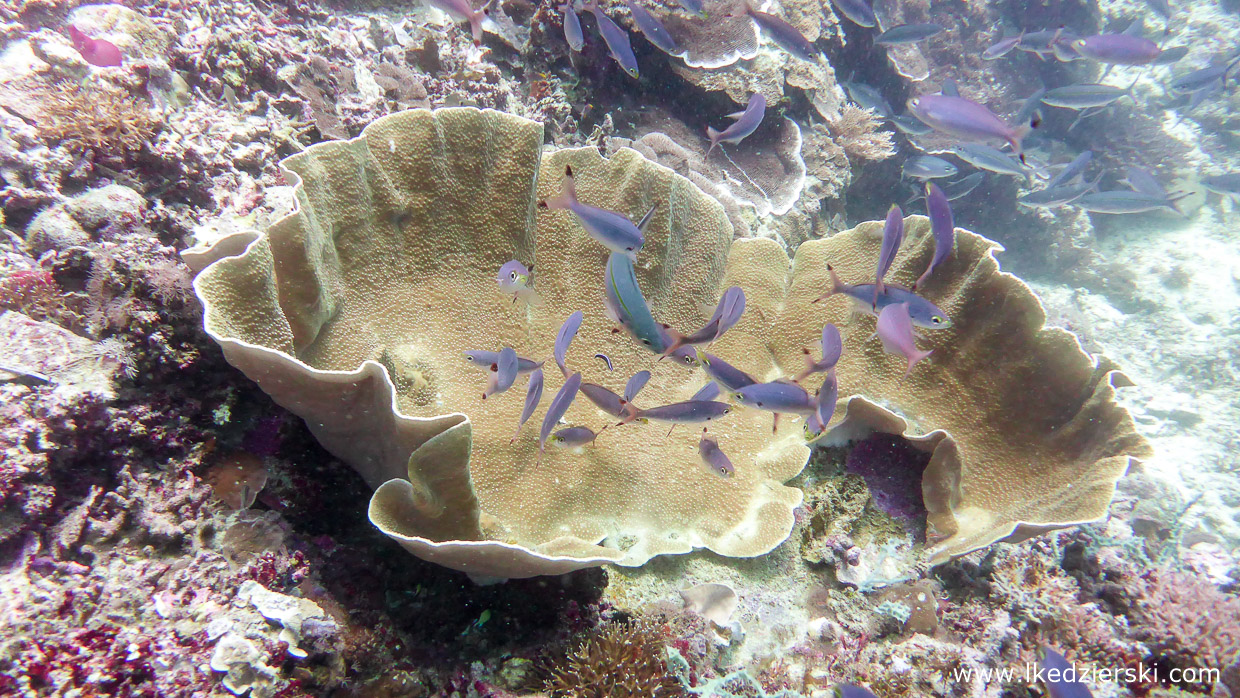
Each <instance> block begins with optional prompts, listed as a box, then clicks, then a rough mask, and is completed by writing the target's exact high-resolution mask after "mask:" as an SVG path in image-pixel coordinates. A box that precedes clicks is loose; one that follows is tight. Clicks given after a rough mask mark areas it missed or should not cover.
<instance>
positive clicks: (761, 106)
mask: <svg viewBox="0 0 1240 698" xmlns="http://www.w3.org/2000/svg"><path fill="white" fill-rule="evenodd" d="M765 115H766V97H763V96H762V95H761V94H760V93H757V92H755V93H754V94H753V95H751V96H750V97H749V103H748V104H747V105H745V110H744V111H738V112H736V113H734V114H728V118H729V119H736V121H735V122H733V123H732V125H731V126H729V127H727V128H725V129H724V130H722V131H716V130H715V129H713V128H711V127H710V126H707V127H706V136H707V137H708V138H710V148H709V149H708V150H707V151H706V154H707V155H710V151H712V150H714V149H715V146H717V145H719V144H720V143H731V144H733V145H735V144H737V143H740V142H741V141H743V140H745V137H746V136H748V135H749V134H751V133H753V132H754V131H756V130H758V126H759V125H761V124H762V117H764V116H765Z"/></svg>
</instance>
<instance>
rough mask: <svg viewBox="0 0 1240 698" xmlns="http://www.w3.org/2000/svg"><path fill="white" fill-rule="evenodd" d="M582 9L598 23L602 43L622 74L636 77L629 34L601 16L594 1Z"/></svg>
mask: <svg viewBox="0 0 1240 698" xmlns="http://www.w3.org/2000/svg"><path fill="white" fill-rule="evenodd" d="M582 7H583V8H584V9H585V10H586V11H587V12H589V13H591V14H593V15H594V19H595V21H597V22H598V32H599V33H600V34H602V35H603V42H604V43H606V44H607V50H608V51H610V52H611V57H612V58H614V59H615V60H616V63H619V64H620V67H621V68H623V69H624V72H626V73H628V74H629V76H630V77H634V78H635V77H637V76H638V74H639V73H638V70H637V56H635V55H633V45H632V44H630V43H629V33H628V32H626V31H625V30H623V29H621V28H620V25H618V24H616V23H615V22H613V21H611V18H610V17H608V16H607V15H605V14H603V10H601V9H600V8H599V6H598V3H597V2H596V1H595V0H589V2H586V3H585V4H584V5H582Z"/></svg>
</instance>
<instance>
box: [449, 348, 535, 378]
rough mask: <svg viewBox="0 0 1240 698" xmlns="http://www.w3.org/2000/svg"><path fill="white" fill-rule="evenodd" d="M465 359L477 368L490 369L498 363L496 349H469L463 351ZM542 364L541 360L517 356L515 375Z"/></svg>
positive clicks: (528, 371) (527, 371) (523, 373)
mask: <svg viewBox="0 0 1240 698" xmlns="http://www.w3.org/2000/svg"><path fill="white" fill-rule="evenodd" d="M465 360H466V361H468V362H469V363H471V364H473V365H475V366H477V367H478V368H482V369H487V370H490V369H492V368H494V367H495V365H496V364H497V363H499V352H498V351H486V350H485V349H470V350H468V351H466V352H465ZM542 365H543V362H541V361H535V360H533V359H526V358H523V357H520V356H518V357H517V375H518V376H523V375H525V374H527V373H530V372H531V371H533V370H534V369H536V368H538V367H540V366H542Z"/></svg>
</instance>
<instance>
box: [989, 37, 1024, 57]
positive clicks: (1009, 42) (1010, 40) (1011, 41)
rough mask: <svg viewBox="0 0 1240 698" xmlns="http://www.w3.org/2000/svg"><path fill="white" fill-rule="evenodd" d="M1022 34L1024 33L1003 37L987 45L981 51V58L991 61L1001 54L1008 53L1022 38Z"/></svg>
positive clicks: (1001, 55)
mask: <svg viewBox="0 0 1240 698" xmlns="http://www.w3.org/2000/svg"><path fill="white" fill-rule="evenodd" d="M1024 36H1025V35H1024V34H1017V35H1016V36H1009V37H1007V38H1005V39H1000V40H999V41H996V42H995V43H993V44H991V45H990V46H989V47H987V48H986V50H985V51H982V60H984V61H993V60H995V59H996V58H1002V57H1003V56H1006V55H1008V54H1009V53H1011V52H1012V49H1014V48H1016V45H1017V44H1019V43H1020V42H1021V40H1022V39H1024Z"/></svg>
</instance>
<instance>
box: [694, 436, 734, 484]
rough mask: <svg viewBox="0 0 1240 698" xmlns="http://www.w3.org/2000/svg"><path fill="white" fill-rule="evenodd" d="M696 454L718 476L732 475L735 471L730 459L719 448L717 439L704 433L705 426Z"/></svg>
mask: <svg viewBox="0 0 1240 698" xmlns="http://www.w3.org/2000/svg"><path fill="white" fill-rule="evenodd" d="M698 455H699V456H701V457H702V462H703V463H705V464H706V467H708V468H710V471H711V472H712V473H715V474H716V475H718V476H720V477H732V475H734V474H735V473H736V468H734V467H732V461H731V459H729V458H728V456H727V454H725V453H724V452H723V451H722V450H720V449H719V442H718V441H716V440H714V439H712V438H710V437H709V436H707V435H706V429H705V428H703V429H702V438H701V440H700V441H698Z"/></svg>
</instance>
